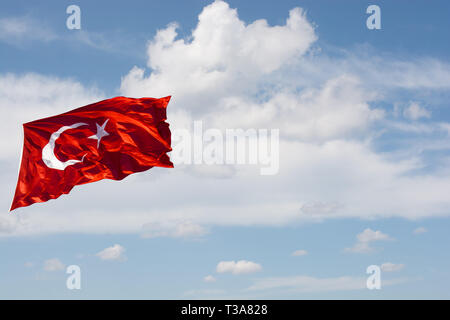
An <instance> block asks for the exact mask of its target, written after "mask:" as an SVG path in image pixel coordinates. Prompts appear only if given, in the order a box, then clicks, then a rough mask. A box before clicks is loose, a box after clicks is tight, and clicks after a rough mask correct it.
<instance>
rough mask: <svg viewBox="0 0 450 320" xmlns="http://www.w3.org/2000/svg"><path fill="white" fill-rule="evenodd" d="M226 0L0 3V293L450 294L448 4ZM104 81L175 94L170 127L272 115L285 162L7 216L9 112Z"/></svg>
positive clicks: (92, 90) (11, 145) (229, 124)
mask: <svg viewBox="0 0 450 320" xmlns="http://www.w3.org/2000/svg"><path fill="white" fill-rule="evenodd" d="M227 3H228V4H227ZM227 3H225V2H222V1H216V2H214V3H213V2H212V1H193V0H190V1H134V0H133V1H131V0H130V1H128V2H127V3H126V4H123V3H120V2H110V1H95V2H93V1H77V2H76V3H73V2H72V1H46V2H45V3H35V2H31V1H3V2H2V3H1V4H0V110H1V111H2V113H3V114H4V115H8V116H5V117H2V119H1V120H0V121H1V124H2V125H1V126H0V127H1V129H0V132H1V136H2V138H1V139H0V142H1V147H2V151H1V152H0V172H1V175H2V182H1V183H0V188H1V190H2V197H1V198H0V201H1V202H0V204H1V207H2V208H3V211H2V212H3V214H2V215H1V217H0V236H1V237H0V253H1V256H2V262H3V263H2V264H0V298H2V299H9V298H28V299H36V298H44V299H45V298H63V299H72V298H75V299H78V298H87V299H90V298H97V299H98V298H100V299H101V298H124V299H144V298H150V299H156V298H172V299H183V298H225V299H226V298H275V299H278V298H287V299H307V298H356V299H383V298H387V299H392V298H425V299H426V298H447V299H448V298H450V296H449V293H448V292H449V291H448V289H447V287H448V285H450V272H449V270H450V256H449V254H448V243H449V240H450V239H449V235H448V231H447V230H448V229H449V227H450V220H449V218H448V216H449V214H450V212H449V210H450V198H449V197H448V190H449V187H450V170H449V169H448V168H449V164H450V157H449V149H450V143H449V136H450V113H449V111H448V110H449V109H448V98H450V61H449V56H448V51H449V42H448V41H447V39H448V30H450V21H449V20H448V14H449V12H450V5H449V4H448V3H447V2H446V1H433V2H427V1H369V2H367V1H350V0H349V1H325V0H321V1H300V0H298V1H276V2H275V1H228V2H227ZM70 4H77V5H78V6H79V7H80V8H81V30H68V29H67V28H66V19H67V17H68V14H66V8H67V6H68V5H70ZM370 4H377V5H379V6H380V8H381V23H382V29H381V30H368V29H367V28H366V19H367V17H368V15H367V14H366V13H365V12H366V8H367V7H368V5H370ZM294 8H301V9H296V10H292V9H294ZM234 9H236V10H234ZM291 10H292V11H291ZM288 18H289V19H290V20H289V21H290V22H289V21H288V22H287V21H286V19H288ZM199 19H200V23H199ZM260 19H265V20H266V21H267V24H264V23H262V24H258V23H257V22H255V21H257V20H260ZM173 22H176V23H177V27H174V25H173V24H171V23H173ZM267 44H268V45H267ZM118 95H126V96H133V97H140V96H151V97H160V96H166V95H172V97H173V98H172V101H171V103H170V104H169V109H168V115H169V117H168V122H169V123H170V125H171V128H172V130H177V129H182V128H188V129H191V125H192V122H193V121H195V120H202V121H204V123H205V125H206V126H207V127H211V128H219V129H221V130H224V129H226V128H278V129H280V171H279V173H278V174H277V175H273V176H261V175H259V174H258V170H254V169H253V168H251V166H239V165H236V166H233V165H229V166H213V167H208V166H207V165H186V164H180V165H176V166H175V168H174V169H173V170H169V169H163V168H153V169H151V170H149V171H147V172H144V173H139V174H136V175H133V176H130V177H128V178H127V179H125V180H123V181H121V182H117V181H101V182H98V183H94V184H90V185H85V186H81V187H76V188H75V189H74V190H73V191H72V192H71V194H70V195H68V196H62V197H61V198H59V199H57V200H53V201H49V202H47V203H44V204H36V205H33V206H31V207H27V208H23V209H18V210H16V211H14V212H13V213H12V214H9V213H8V208H9V205H10V203H11V200H12V195H13V191H14V188H15V184H16V179H17V170H18V166H19V160H20V149H21V148H22V135H21V134H22V133H21V124H22V123H24V122H27V121H30V120H35V119H39V118H43V117H46V116H49V115H54V114H58V113H61V112H64V111H67V110H70V109H71V108H74V107H78V106H81V105H85V104H88V103H92V102H95V101H98V100H101V99H103V98H108V97H113V96H118ZM174 150H176V146H175V148H174ZM298 250H303V251H302V252H303V254H302V255H294V254H293V253H294V252H295V251H298ZM243 260H244V261H246V263H247V268H241V267H242V265H241V264H239V263H238V261H243ZM232 261H234V262H235V263H232V267H230V268H229V269H227V270H226V271H223V270H222V271H221V269H220V267H219V265H220V263H221V262H232ZM383 264H384V267H382V289H381V290H368V289H367V288H365V280H366V278H367V276H368V275H367V274H366V268H367V267H368V266H369V265H379V266H382V265H383ZM68 265H79V266H80V268H81V273H82V276H81V283H82V289H81V290H68V289H67V288H66V279H67V277H68V275H67V274H66V273H65V268H66V267H67V266H68ZM207 276H209V278H206V279H205V277H207ZM208 280H209V281H208ZM287 283H288V284H287Z"/></svg>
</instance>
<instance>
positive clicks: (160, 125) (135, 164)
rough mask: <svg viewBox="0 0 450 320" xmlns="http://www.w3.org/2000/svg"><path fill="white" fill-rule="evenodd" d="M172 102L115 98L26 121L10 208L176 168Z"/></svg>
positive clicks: (167, 100) (167, 98) (164, 99)
mask: <svg viewBox="0 0 450 320" xmlns="http://www.w3.org/2000/svg"><path fill="white" fill-rule="evenodd" d="M169 100H170V96H169V97H165V98H161V99H154V98H141V99H133V98H125V97H116V98H112V99H108V100H104V101H100V102H97V103H94V104H90V105H87V106H85V107H81V108H78V109H75V110H72V111H69V112H66V113H63V114H60V115H57V116H54V117H49V118H45V119H41V120H36V121H32V122H28V123H25V124H24V125H23V128H24V146H23V153H22V164H21V167H20V172H19V179H18V182H17V188H16V193H15V195H14V200H13V203H12V205H11V210H14V209H16V208H18V207H25V206H29V205H30V204H33V203H35V202H44V201H47V200H49V199H55V198H58V197H59V196H60V195H61V194H67V193H69V192H70V190H71V189H72V188H73V187H74V186H75V185H79V184H85V183H89V182H94V181H98V180H101V179H113V180H121V179H123V178H125V177H126V176H128V175H129V174H132V173H135V172H140V171H145V170H148V169H150V168H152V167H154V166H157V167H167V168H173V164H172V162H170V159H169V156H168V155H167V154H166V153H167V152H169V151H171V150H172V148H171V147H170V142H171V141H170V130H169V124H168V123H166V122H165V120H166V107H167V104H168V103H169Z"/></svg>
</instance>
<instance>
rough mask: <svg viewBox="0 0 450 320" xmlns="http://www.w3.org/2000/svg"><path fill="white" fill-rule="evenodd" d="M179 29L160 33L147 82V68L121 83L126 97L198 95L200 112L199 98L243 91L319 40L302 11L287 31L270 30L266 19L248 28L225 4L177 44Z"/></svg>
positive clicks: (216, 5)
mask: <svg viewBox="0 0 450 320" xmlns="http://www.w3.org/2000/svg"><path fill="white" fill-rule="evenodd" d="M176 29H177V24H175V23H172V24H170V25H169V26H167V28H166V29H163V30H159V31H158V33H157V34H156V36H155V38H154V39H153V41H151V43H150V45H149V47H148V55H149V60H148V66H149V67H150V68H152V70H153V72H152V73H151V74H150V76H148V77H145V76H144V70H143V69H140V68H137V67H135V68H133V70H131V71H130V73H129V74H128V75H127V76H125V77H124V79H123V81H122V86H121V91H122V92H124V93H125V94H127V95H146V94H147V93H148V92H149V91H151V92H153V94H154V95H160V96H163V95H167V94H168V93H169V92H170V93H173V94H174V97H177V98H176V99H179V97H185V96H196V101H195V102H196V103H195V104H194V103H193V104H192V105H190V106H191V107H194V108H195V107H197V108H198V107H201V106H200V103H198V96H199V95H200V94H201V95H202V96H205V95H207V96H208V97H209V96H210V95H214V96H216V97H217V96H224V95H225V96H228V95H229V93H230V90H232V91H236V90H237V91H240V90H239V88H240V87H241V88H242V82H248V81H255V79H257V78H259V77H263V76H264V75H266V74H270V73H271V72H273V71H275V70H277V69H279V68H280V67H281V66H282V65H284V64H286V63H288V62H289V61H290V60H291V59H293V58H294V57H297V56H299V55H301V54H303V53H305V52H306V51H307V50H308V49H309V47H310V46H311V44H312V43H313V42H314V41H315V40H316V35H315V33H314V29H313V27H312V25H311V24H310V23H309V22H308V21H307V19H306V17H305V15H304V13H303V11H302V10H301V9H300V8H295V9H293V10H291V11H290V13H289V17H288V19H287V20H286V24H285V25H283V26H273V27H272V26H269V25H268V24H267V22H266V21H265V20H262V19H261V20H257V21H255V22H253V23H251V24H248V25H246V24H245V23H244V22H243V21H242V20H240V19H239V17H238V15H237V11H236V10H235V9H231V8H230V7H229V5H228V4H227V3H225V2H223V1H215V2H213V3H212V4H210V5H208V6H206V7H205V8H204V9H203V11H202V12H201V13H200V15H199V17H198V24H197V27H196V28H195V30H193V32H192V37H191V38H190V40H185V39H177V32H176ZM246 88H248V86H244V88H242V89H246ZM200 100H203V101H205V102H206V101H208V99H207V98H206V97H205V98H204V99H201V98H200Z"/></svg>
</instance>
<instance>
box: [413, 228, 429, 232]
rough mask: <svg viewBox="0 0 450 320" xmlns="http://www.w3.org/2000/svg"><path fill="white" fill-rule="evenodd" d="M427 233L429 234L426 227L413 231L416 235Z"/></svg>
mask: <svg viewBox="0 0 450 320" xmlns="http://www.w3.org/2000/svg"><path fill="white" fill-rule="evenodd" d="M425 232H428V230H427V229H426V228H424V227H418V228H416V229H414V231H413V233H414V234H422V233H425Z"/></svg>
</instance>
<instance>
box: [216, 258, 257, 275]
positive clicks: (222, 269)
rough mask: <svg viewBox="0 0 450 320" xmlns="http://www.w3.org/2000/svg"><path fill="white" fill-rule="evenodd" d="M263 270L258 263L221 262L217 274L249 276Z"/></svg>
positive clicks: (244, 261)
mask: <svg viewBox="0 0 450 320" xmlns="http://www.w3.org/2000/svg"><path fill="white" fill-rule="evenodd" d="M261 270H262V266H261V265H260V264H258V263H255V262H252V261H247V260H239V261H237V262H236V261H220V262H219V263H218V264H217V267H216V272H217V273H232V274H247V273H255V272H258V271H261Z"/></svg>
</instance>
